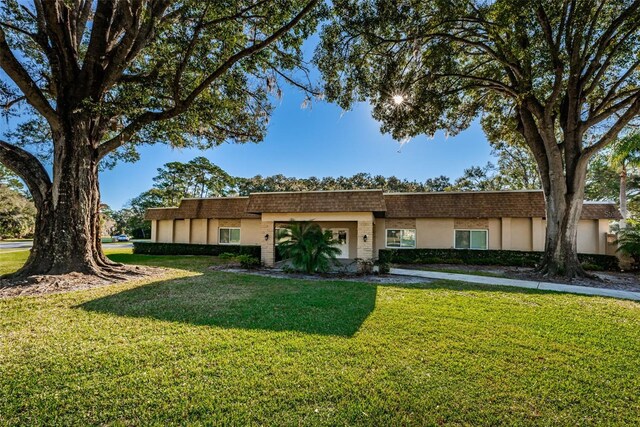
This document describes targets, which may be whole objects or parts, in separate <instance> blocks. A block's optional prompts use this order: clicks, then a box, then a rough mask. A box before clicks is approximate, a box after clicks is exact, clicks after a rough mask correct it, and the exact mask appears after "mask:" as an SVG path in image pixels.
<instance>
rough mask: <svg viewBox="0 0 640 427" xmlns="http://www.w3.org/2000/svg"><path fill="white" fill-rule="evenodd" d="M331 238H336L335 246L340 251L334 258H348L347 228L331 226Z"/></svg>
mask: <svg viewBox="0 0 640 427" xmlns="http://www.w3.org/2000/svg"><path fill="white" fill-rule="evenodd" d="M331 232H332V233H333V240H337V241H338V243H337V244H336V247H337V248H338V249H340V253H339V254H338V256H337V257H336V258H349V230H347V229H346V228H332V229H331Z"/></svg>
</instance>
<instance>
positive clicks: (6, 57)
mask: <svg viewBox="0 0 640 427" xmlns="http://www.w3.org/2000/svg"><path fill="white" fill-rule="evenodd" d="M0 68H2V69H3V70H4V72H5V73H7V75H8V76H9V77H10V78H11V80H13V82H14V83H15V84H16V85H17V86H18V87H19V88H20V90H21V91H22V93H23V94H24V96H25V97H26V98H27V102H28V103H29V104H30V105H32V106H33V108H35V109H36V111H38V113H40V114H41V115H42V116H43V117H44V118H45V119H46V120H47V121H48V122H49V125H50V126H51V128H52V129H58V128H59V121H58V115H57V114H56V112H55V110H54V109H53V107H51V105H50V104H49V101H48V100H47V98H46V97H45V96H44V93H42V91H41V90H40V88H39V87H38V85H36V83H35V82H34V81H33V80H32V79H31V77H30V76H29V73H28V72H27V70H25V69H24V67H23V66H22V64H21V63H20V62H19V61H18V60H17V59H16V57H15V56H14V55H13V53H12V52H11V49H10V48H9V45H8V44H7V40H6V35H5V33H4V30H2V28H0Z"/></svg>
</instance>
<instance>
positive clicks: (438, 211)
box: [384, 191, 620, 219]
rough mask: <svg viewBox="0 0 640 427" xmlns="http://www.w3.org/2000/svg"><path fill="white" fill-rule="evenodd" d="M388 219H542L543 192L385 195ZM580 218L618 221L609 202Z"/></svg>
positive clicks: (587, 206)
mask: <svg viewBox="0 0 640 427" xmlns="http://www.w3.org/2000/svg"><path fill="white" fill-rule="evenodd" d="M384 197H385V201H386V204H387V213H386V215H385V216H386V217H387V218H501V217H505V218H530V217H534V218H543V217H545V216H546V213H545V203H544V195H543V193H542V191H495V192H481V191H479V192H466V193H463V192H461V193H457V192H456V193H454V192H451V193H447V192H444V193H398V194H385V196H384ZM581 218H582V219H607V218H611V219H618V218H620V213H619V212H618V210H617V209H616V207H615V206H614V205H613V204H611V203H592V202H589V203H585V205H584V208H583V210H582V217H581Z"/></svg>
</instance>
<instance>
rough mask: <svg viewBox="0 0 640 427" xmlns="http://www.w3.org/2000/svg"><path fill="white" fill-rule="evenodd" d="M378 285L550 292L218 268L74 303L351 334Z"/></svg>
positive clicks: (213, 322)
mask: <svg viewBox="0 0 640 427" xmlns="http://www.w3.org/2000/svg"><path fill="white" fill-rule="evenodd" d="M379 286H391V287H402V288H411V289H443V290H449V291H452V290H453V291H479V290H480V291H486V292H502V293H504V292H509V293H526V294H547V293H553V292H548V291H541V290H531V289H521V288H511V287H502V286H500V287H495V286H489V285H475V284H469V283H461V282H451V281H444V280H443V281H436V282H432V283H416V284H409V283H406V284H398V283H393V284H381V283H361V282H347V281H324V280H317V281H316V280H313V281H310V280H298V279H279V278H268V277H262V276H256V275H249V274H235V273H222V272H218V273H215V274H206V273H205V274H203V275H200V276H196V277H189V278H181V279H172V280H165V281H160V282H155V283H151V284H148V285H144V286H140V287H136V288H133V289H129V290H126V291H123V292H120V293H117V294H113V295H108V296H105V297H102V298H99V299H95V300H92V301H89V302H86V303H84V304H82V305H80V306H78V308H82V309H84V310H87V311H93V312H99V313H110V314H116V315H119V316H128V317H138V318H141V317H146V318H153V319H159V320H166V321H171V322H182V323H190V324H193V325H202V326H217V327H224V328H241V329H261V330H271V331H298V332H304V333H311V334H320V335H335V336H343V337H351V336H353V335H354V334H355V333H356V332H357V331H358V330H359V329H360V327H361V325H362V323H363V322H364V321H365V320H366V319H367V317H368V316H369V315H370V314H371V312H373V310H374V308H375V303H376V295H377V289H378V287H379Z"/></svg>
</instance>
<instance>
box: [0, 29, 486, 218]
mask: <svg viewBox="0 0 640 427" xmlns="http://www.w3.org/2000/svg"><path fill="white" fill-rule="evenodd" d="M317 41H318V36H317V35H314V36H313V37H311V38H310V39H309V40H308V41H307V42H306V43H305V46H304V51H305V56H306V57H307V58H311V57H312V55H313V51H314V49H315V45H316V44H317ZM311 77H312V79H317V78H318V73H317V72H315V71H314V72H312V75H311ZM0 78H3V79H5V78H6V76H5V75H4V74H1V75H0ZM303 100H304V95H303V94H302V93H301V92H300V90H299V89H297V88H293V87H287V86H283V96H282V98H281V99H280V100H278V101H277V104H276V109H275V111H274V114H273V116H272V118H271V122H270V124H269V128H268V132H267V135H266V137H265V139H264V141H263V142H261V143H259V144H244V145H233V144H223V145H221V146H219V147H216V148H213V149H210V150H206V151H200V150H194V149H182V150H177V149H171V148H169V147H168V146H164V145H161V144H158V145H154V146H144V147H141V149H140V153H141V160H140V161H138V162H136V163H135V164H131V163H122V164H119V165H117V166H116V167H115V168H114V169H111V170H108V171H104V172H102V173H101V175H100V184H101V195H102V200H103V202H104V203H107V204H108V205H110V206H111V207H112V208H114V209H119V208H121V207H122V206H123V205H124V204H125V203H126V202H127V201H128V200H130V199H131V198H133V197H135V196H137V195H138V194H140V193H142V192H143V191H146V190H148V189H149V188H151V186H152V185H153V180H152V179H153V177H154V176H155V175H156V172H157V168H159V167H161V166H162V165H163V164H165V163H167V162H171V161H182V162H186V161H189V160H191V159H193V158H194V157H196V156H205V157H207V158H208V159H209V160H211V161H212V162H213V163H215V164H217V165H218V166H220V167H222V168H223V169H224V170H225V171H227V173H229V174H231V175H233V176H244V177H250V176H255V175H258V174H260V175H263V176H268V175H275V174H283V175H286V176H295V177H299V178H303V177H309V176H316V177H319V178H321V177H324V176H339V175H345V176H350V175H353V174H356V173H358V172H368V173H370V174H372V175H377V174H380V175H384V176H391V175H395V176H396V177H398V178H401V179H404V178H406V179H410V180H414V179H415V180H418V181H424V180H426V179H427V178H431V177H435V176H439V175H446V176H449V177H450V178H452V179H455V178H456V177H458V176H460V175H461V174H462V172H463V171H464V169H465V168H468V167H470V166H473V165H484V164H486V162H487V161H489V160H491V159H492V156H491V154H490V152H491V148H490V146H489V144H488V143H487V140H486V137H485V135H484V133H483V132H482V129H481V128H480V126H479V124H477V123H475V124H474V125H473V126H472V127H471V128H470V129H468V130H467V131H465V132H463V133H461V134H459V135H457V136H455V137H448V138H447V137H446V136H445V134H444V133H438V134H437V135H436V137H435V138H433V139H431V138H427V137H424V136H423V137H417V138H414V139H413V140H411V141H409V142H408V143H406V144H404V145H402V146H401V145H400V144H399V142H398V141H395V140H393V139H392V138H391V137H390V136H389V135H383V134H381V133H380V130H379V129H380V125H379V123H377V122H376V121H375V120H373V119H372V118H371V115H370V107H369V105H367V104H359V105H357V106H356V107H355V108H354V109H353V110H352V111H347V112H344V111H342V109H341V108H340V107H338V106H336V105H333V104H330V103H327V102H323V101H314V103H313V105H312V106H311V107H307V108H305V109H303V108H301V104H302V102H303ZM15 123H16V122H14V121H13V120H10V121H9V123H7V122H5V121H4V120H3V121H2V122H1V123H0V134H2V133H4V130H6V129H7V128H9V129H11V128H12V127H13V126H14V125H15ZM49 169H50V168H49Z"/></svg>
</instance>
